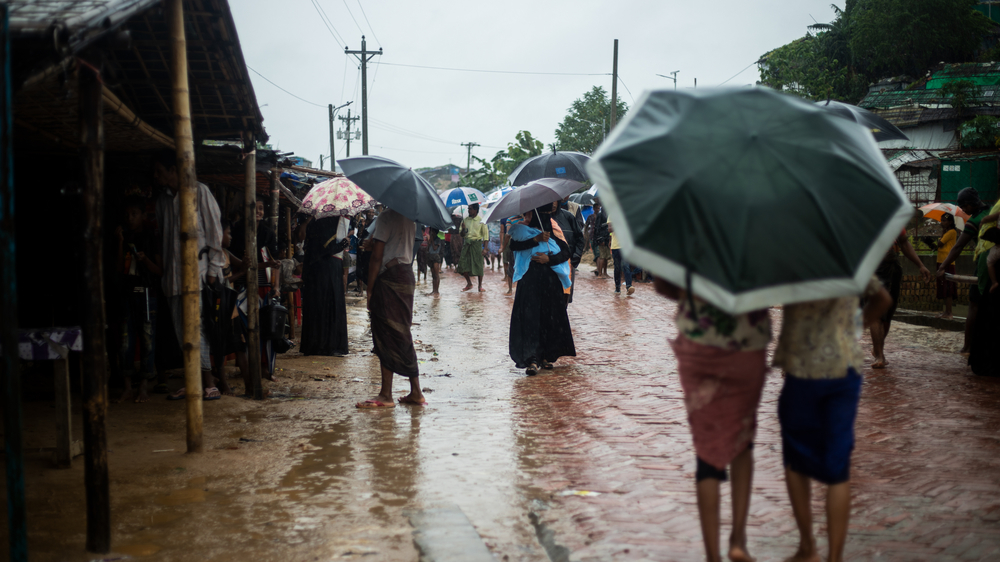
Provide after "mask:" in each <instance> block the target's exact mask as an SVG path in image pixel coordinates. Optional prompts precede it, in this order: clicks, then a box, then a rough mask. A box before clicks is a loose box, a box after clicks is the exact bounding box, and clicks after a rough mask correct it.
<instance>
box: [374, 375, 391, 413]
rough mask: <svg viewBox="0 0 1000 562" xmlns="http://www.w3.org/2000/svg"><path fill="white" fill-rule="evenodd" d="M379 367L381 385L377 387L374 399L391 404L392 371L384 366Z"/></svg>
mask: <svg viewBox="0 0 1000 562" xmlns="http://www.w3.org/2000/svg"><path fill="white" fill-rule="evenodd" d="M380 368H381V370H382V387H381V388H380V389H379V392H378V396H376V397H375V400H378V401H379V402H388V403H389V404H392V371H390V370H389V369H386V368H385V367H380Z"/></svg>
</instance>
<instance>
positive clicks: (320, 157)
mask: <svg viewBox="0 0 1000 562" xmlns="http://www.w3.org/2000/svg"><path fill="white" fill-rule="evenodd" d="M319 169H320V170H322V169H323V155H322V154H320V155H319Z"/></svg>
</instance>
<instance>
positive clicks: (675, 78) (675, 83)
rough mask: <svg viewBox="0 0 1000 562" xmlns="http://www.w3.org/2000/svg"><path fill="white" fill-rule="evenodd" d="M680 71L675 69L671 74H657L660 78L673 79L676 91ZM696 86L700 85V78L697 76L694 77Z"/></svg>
mask: <svg viewBox="0 0 1000 562" xmlns="http://www.w3.org/2000/svg"><path fill="white" fill-rule="evenodd" d="M678 72H680V70H675V71H673V72H671V73H670V74H671V75H670V76H667V75H666V74H657V76H659V77H660V78H666V79H667V80H673V81H674V91H675V92H676V91H677V73H678ZM694 87H695V88H697V87H698V79H697V78H695V79H694Z"/></svg>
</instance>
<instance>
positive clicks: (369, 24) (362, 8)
mask: <svg viewBox="0 0 1000 562" xmlns="http://www.w3.org/2000/svg"><path fill="white" fill-rule="evenodd" d="M357 2H358V7H359V8H361V15H362V16H364V17H365V23H367V24H368V29H370V30H372V37H374V38H375V42H377V43H378V45H379V47H381V46H382V41H380V40H379V38H378V35H376V34H375V28H374V27H372V22H370V21H368V14H366V13H365V7H364V6H362V5H361V0H357Z"/></svg>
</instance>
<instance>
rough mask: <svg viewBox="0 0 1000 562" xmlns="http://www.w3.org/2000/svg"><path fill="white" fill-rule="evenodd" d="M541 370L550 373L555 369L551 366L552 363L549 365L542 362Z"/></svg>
mask: <svg viewBox="0 0 1000 562" xmlns="http://www.w3.org/2000/svg"><path fill="white" fill-rule="evenodd" d="M542 368H543V369H545V370H546V371H551V370H552V369H555V368H556V366H555V365H553V364H552V363H549V362H548V361H542Z"/></svg>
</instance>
